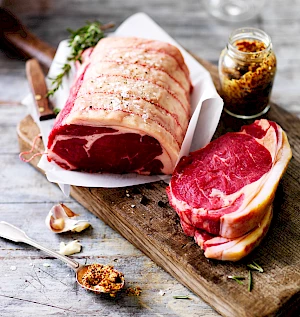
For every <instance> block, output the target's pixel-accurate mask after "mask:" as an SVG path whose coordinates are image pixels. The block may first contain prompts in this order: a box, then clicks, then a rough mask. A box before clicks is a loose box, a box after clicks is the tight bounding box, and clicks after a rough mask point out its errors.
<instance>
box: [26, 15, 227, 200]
mask: <svg viewBox="0 0 300 317" xmlns="http://www.w3.org/2000/svg"><path fill="white" fill-rule="evenodd" d="M111 36H124V37H125V36H137V37H143V38H150V39H155V40H160V41H164V42H168V43H170V44H173V45H175V46H177V47H178V48H179V49H180V51H181V53H182V55H183V57H184V59H185V62H186V64H187V66H188V68H189V71H190V76H191V81H192V84H193V86H194V90H193V93H192V95H191V107H192V118H191V120H190V123H189V126H188V130H187V133H186V136H185V139H184V141H183V144H182V148H181V151H180V157H181V156H183V155H188V154H189V152H191V151H194V150H197V149H199V148H201V147H203V146H205V145H206V144H207V143H208V142H209V141H210V140H211V138H212V136H213V134H214V132H215V130H216V127H217V125H218V122H219V119H220V115H221V112H222V108H223V101H222V99H221V98H220V96H219V95H218V93H217V92H216V89H215V87H214V84H213V82H212V79H211V77H210V75H209V73H208V72H207V71H206V70H205V69H204V68H203V67H202V66H201V65H200V64H199V63H198V62H197V61H196V60H195V59H194V58H193V57H192V56H191V55H190V54H188V53H187V52H186V51H185V50H184V49H183V48H182V47H181V46H180V45H179V44H178V43H176V42H175V41H174V40H173V39H172V38H171V37H170V36H169V35H168V34H167V33H166V32H165V31H164V30H162V29H161V28H160V27H159V26H158V25H157V24H156V23H155V22H154V21H153V20H151V19H150V18H149V17H148V16H147V15H146V14H144V13H137V14H135V15H133V16H131V17H129V18H128V19H127V20H126V21H125V22H124V23H123V24H122V25H121V26H120V27H119V28H118V29H117V30H116V31H115V32H114V33H113V34H112V35H111ZM69 52H70V48H69V47H68V42H67V41H62V42H61V43H60V45H59V47H58V50H57V53H56V55H55V58H54V61H53V63H52V65H51V68H50V71H49V74H48V77H49V78H53V77H55V76H56V74H58V73H60V71H61V67H62V65H63V64H64V63H65V62H66V59H67V56H68V55H69ZM74 76H75V70H74V69H72V71H71V74H70V76H69V77H68V78H64V81H63V85H62V88H60V89H59V90H58V91H57V92H56V94H55V95H54V98H52V99H51V101H52V102H53V103H54V105H55V107H57V108H60V109H61V108H62V107H63V106H64V105H65V103H66V100H67V98H68V94H69V90H70V87H71V85H72V83H73V79H74ZM50 83H51V81H50V80H49V79H48V82H47V84H48V87H50ZM23 103H24V104H26V105H27V106H28V108H29V112H30V113H31V114H32V116H33V118H34V119H35V121H36V123H37V124H38V125H39V127H40V129H41V132H42V136H43V142H44V145H45V148H46V146H47V142H48V137H47V135H49V132H50V130H51V127H52V125H53V120H49V122H46V123H45V122H43V123H42V124H41V123H40V122H39V121H38V120H37V117H36V115H35V110H34V103H33V99H32V96H27V97H26V98H25V99H24V100H23ZM38 166H39V167H40V168H42V169H43V170H44V171H45V173H46V176H47V178H48V180H49V181H50V182H55V183H59V184H60V187H61V189H62V190H63V191H64V193H65V194H68V193H69V187H68V185H75V186H86V187H123V186H131V185H137V184H143V183H149V182H154V181H157V180H164V181H167V182H168V181H169V179H170V176H167V175H153V176H141V175H137V174H123V175H119V174H99V173H95V174H91V173H84V172H76V171H67V170H64V169H62V168H61V167H59V166H58V165H56V164H55V163H54V162H48V161H47V158H46V156H45V155H43V156H42V158H41V160H40V162H39V164H38Z"/></svg>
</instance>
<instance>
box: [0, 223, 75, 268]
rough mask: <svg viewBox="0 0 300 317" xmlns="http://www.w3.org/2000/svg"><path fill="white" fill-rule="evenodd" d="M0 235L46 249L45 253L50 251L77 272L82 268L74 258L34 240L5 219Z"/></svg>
mask: <svg viewBox="0 0 300 317" xmlns="http://www.w3.org/2000/svg"><path fill="white" fill-rule="evenodd" d="M0 237H2V238H5V239H8V240H11V241H14V242H23V243H27V244H29V245H31V246H33V247H35V248H37V249H39V250H42V251H44V252H45V253H48V254H49V255H51V256H53V257H55V258H57V259H59V260H61V261H63V262H65V263H66V264H67V265H69V266H70V267H71V268H72V269H73V270H74V271H75V272H77V271H78V269H79V268H80V264H79V263H78V262H76V261H75V260H73V259H70V258H68V257H66V256H64V255H62V254H59V253H58V252H55V251H53V250H50V249H48V248H46V247H44V246H42V245H40V244H39V243H37V242H36V241H34V240H32V239H31V238H29V237H28V236H27V235H26V233H25V232H24V231H22V230H21V229H19V228H17V227H15V226H13V225H11V224H9V223H7V222H5V221H0Z"/></svg>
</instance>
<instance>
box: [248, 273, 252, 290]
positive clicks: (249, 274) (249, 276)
mask: <svg viewBox="0 0 300 317" xmlns="http://www.w3.org/2000/svg"><path fill="white" fill-rule="evenodd" d="M248 291H249V292H251V291H252V273H251V271H250V270H249V271H248Z"/></svg>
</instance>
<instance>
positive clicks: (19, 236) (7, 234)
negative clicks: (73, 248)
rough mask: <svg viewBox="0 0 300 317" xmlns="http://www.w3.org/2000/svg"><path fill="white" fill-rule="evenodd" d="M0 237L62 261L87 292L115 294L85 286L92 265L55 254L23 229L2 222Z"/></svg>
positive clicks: (122, 279)
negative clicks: (85, 277)
mask: <svg viewBox="0 0 300 317" xmlns="http://www.w3.org/2000/svg"><path fill="white" fill-rule="evenodd" d="M0 237H2V238H5V239H8V240H11V241H14V242H23V243H27V244H29V245H31V246H33V247H35V248H37V249H40V250H42V251H44V252H46V253H48V254H49V255H51V256H53V257H55V258H57V259H59V260H62V261H63V262H65V263H66V264H67V265H68V266H69V267H71V268H72V269H73V270H74V272H75V273H76V281H77V283H78V284H79V285H80V286H81V287H83V288H85V289H87V290H90V291H92V292H94V293H108V294H111V295H114V294H115V292H114V291H111V292H109V291H105V290H104V289H103V290H99V289H97V290H95V289H92V288H89V287H86V286H85V285H83V283H82V277H83V275H84V274H85V272H86V271H87V269H88V267H89V266H90V265H81V264H79V263H78V262H76V261H75V260H73V259H70V258H68V257H66V256H64V255H62V254H59V253H58V252H55V251H53V250H50V249H48V248H46V247H44V246H42V245H40V244H38V243H37V242H36V241H34V240H32V239H31V238H29V237H28V236H27V235H26V233H25V232H24V231H22V230H21V229H19V228H17V227H15V226H13V225H11V224H9V223H7V222H5V221H0ZM120 284H121V287H120V289H122V288H123V287H124V284H125V279H124V277H121V281H120Z"/></svg>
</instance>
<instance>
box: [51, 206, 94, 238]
mask: <svg viewBox="0 0 300 317" xmlns="http://www.w3.org/2000/svg"><path fill="white" fill-rule="evenodd" d="M77 216H79V215H78V214H75V213H74V212H73V211H72V210H71V209H70V208H68V207H67V206H66V205H64V204H58V205H55V206H53V207H52V208H51V210H50V211H49V213H48V215H47V217H46V220H45V223H46V225H47V227H48V228H49V229H50V230H51V231H52V232H56V233H62V232H67V231H73V232H81V231H83V230H85V229H86V228H88V227H89V226H90V225H91V224H90V223H89V222H87V221H85V220H75V219H70V218H74V217H77Z"/></svg>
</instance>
